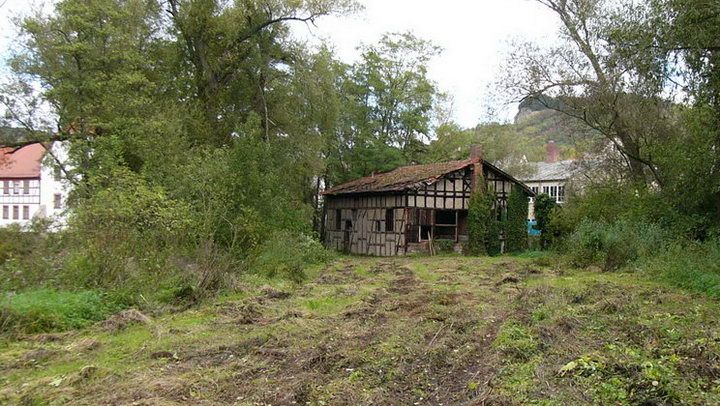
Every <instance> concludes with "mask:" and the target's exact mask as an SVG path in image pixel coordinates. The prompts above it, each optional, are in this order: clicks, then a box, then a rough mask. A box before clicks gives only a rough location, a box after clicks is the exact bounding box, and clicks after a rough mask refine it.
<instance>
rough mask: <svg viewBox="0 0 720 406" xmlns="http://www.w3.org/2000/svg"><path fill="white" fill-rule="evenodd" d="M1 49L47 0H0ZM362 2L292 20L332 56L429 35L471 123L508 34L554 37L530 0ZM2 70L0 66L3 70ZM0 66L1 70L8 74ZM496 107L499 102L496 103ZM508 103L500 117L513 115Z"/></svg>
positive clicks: (461, 119)
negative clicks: (392, 35)
mask: <svg viewBox="0 0 720 406" xmlns="http://www.w3.org/2000/svg"><path fill="white" fill-rule="evenodd" d="M3 1H5V4H4V5H2V7H0V27H2V29H1V33H0V56H2V58H3V64H4V60H5V59H6V57H7V54H8V49H9V47H10V46H11V44H12V42H13V37H14V33H15V31H14V29H13V28H12V24H11V22H10V17H11V16H15V15H18V14H26V13H28V12H31V11H32V10H33V9H37V8H38V7H44V8H45V9H47V8H48V6H47V4H49V2H48V1H44V2H43V1H32V0H31V1H24V0H0V4H2V3H3ZM360 3H362V4H363V5H364V6H365V10H364V11H362V12H360V13H359V14H358V15H356V16H350V17H347V16H343V17H338V18H336V17H324V18H322V19H320V20H318V21H317V26H318V27H317V28H314V27H313V28H311V30H312V33H309V32H308V30H309V28H306V27H305V26H298V27H295V30H296V32H298V34H299V35H301V36H306V37H310V38H311V39H312V40H314V41H325V42H330V43H332V44H334V46H335V50H336V51H337V54H338V56H339V57H340V58H341V59H343V60H345V61H347V62H352V61H354V60H355V59H356V58H357V56H358V52H357V47H358V45H360V44H362V43H373V42H375V41H377V40H378V39H379V38H380V36H381V34H382V33H384V32H402V31H408V30H409V31H412V32H413V33H415V35H417V36H419V37H421V38H423V39H428V40H431V41H433V42H434V43H435V44H436V45H439V46H441V47H442V48H443V49H444V52H443V53H442V54H441V55H440V56H439V57H438V58H436V59H435V60H434V61H433V62H432V64H431V67H430V72H429V74H430V76H431V78H432V79H433V80H434V81H435V82H437V83H438V85H439V87H440V89H441V90H443V91H445V92H447V93H449V94H450V95H451V96H452V97H453V99H454V103H453V106H454V107H453V116H454V119H455V120H456V121H457V122H458V123H460V124H461V125H463V126H474V125H475V124H477V123H478V122H479V121H480V119H481V118H483V117H485V112H486V110H487V107H488V106H489V102H488V98H487V90H488V88H489V87H490V86H492V85H493V84H494V82H495V81H496V79H497V78H498V75H499V74H500V64H501V62H502V60H501V59H502V58H503V56H504V51H505V50H507V47H508V45H509V42H510V41H511V40H513V39H530V40H533V41H537V42H541V43H542V42H548V41H552V39H553V38H555V37H556V35H557V27H558V23H557V21H556V19H555V18H554V17H553V15H552V14H550V12H549V11H547V10H545V9H544V8H543V7H542V6H540V5H538V4H537V3H536V2H534V1H533V0H442V1H440V0H360ZM4 72H5V73H4ZM6 72H7V71H6V70H5V69H0V75H3V74H6ZM494 107H497V106H494ZM513 110H514V106H511V107H509V108H507V109H506V111H505V112H503V113H502V115H501V118H510V117H512V116H513V115H514V113H515V112H514V111H513Z"/></svg>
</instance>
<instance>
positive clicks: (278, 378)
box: [0, 256, 720, 405]
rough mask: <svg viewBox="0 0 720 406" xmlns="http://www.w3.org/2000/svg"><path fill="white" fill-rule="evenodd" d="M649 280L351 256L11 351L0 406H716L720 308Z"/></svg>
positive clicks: (496, 262) (12, 346)
mask: <svg viewBox="0 0 720 406" xmlns="http://www.w3.org/2000/svg"><path fill="white" fill-rule="evenodd" d="M648 279H649V278H647V277H646V276H643V275H636V274H633V273H601V272H598V271H593V270H570V269H564V268H562V267H560V266H558V265H556V264H553V263H552V261H549V260H548V259H547V258H539V259H538V258H530V257H528V258H510V257H501V258H492V259H490V258H488V259H477V258H476V259H472V258H463V257H454V256H453V257H433V258H427V257H416V258H397V259H374V258H343V259H340V260H338V261H336V262H333V263H332V264H330V265H327V266H325V267H323V268H322V269H318V270H314V271H312V272H311V277H310V279H309V281H307V282H305V283H303V284H300V285H291V284H289V283H288V282H283V281H266V280H262V279H259V278H248V280H247V281H246V282H244V285H243V286H242V287H241V292H240V293H237V294H233V295H230V296H225V297H223V298H221V299H219V300H217V301H216V302H215V303H212V304H211V305H205V306H202V307H199V308H196V309H191V310H188V311H185V312H182V313H177V314H173V315H166V316H159V317H154V318H150V319H148V320H145V319H142V318H140V317H139V316H138V315H135V314H133V315H132V317H135V318H140V320H139V321H138V320H134V319H133V320H130V321H131V322H128V323H124V320H122V319H121V320H114V321H113V320H111V321H109V322H105V323H100V324H98V325H97V326H95V327H93V328H90V329H86V330H83V331H75V332H69V333H62V334H44V335H37V336H28V337H23V338H21V339H4V340H3V341H2V342H0V386H1V388H0V403H3V404H87V405H96V404H110V405H115V404H117V405H126V404H130V405H171V404H193V405H293V404H310V405H491V404H495V405H503V404H509V405H510V404H547V405H551V404H558V405H561V404H589V403H590V404H592V403H594V404H648V405H651V404H658V405H661V404H720V327H719V324H718V316H717V315H718V314H719V313H718V310H719V309H720V306H719V305H718V303H717V302H715V301H711V300H709V299H706V298H704V297H699V296H692V295H690V294H687V293H684V292H682V291H678V290H674V289H671V288H667V287H664V286H661V285H657V284H655V283H654V282H652V281H650V280H648ZM128 317H129V316H128ZM118 326H119V327H118Z"/></svg>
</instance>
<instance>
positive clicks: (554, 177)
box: [522, 141, 578, 221]
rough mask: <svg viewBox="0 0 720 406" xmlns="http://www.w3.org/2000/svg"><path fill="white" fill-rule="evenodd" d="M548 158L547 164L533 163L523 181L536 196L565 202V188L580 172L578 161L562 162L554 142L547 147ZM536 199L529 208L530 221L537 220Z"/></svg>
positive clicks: (531, 201) (531, 199)
mask: <svg viewBox="0 0 720 406" xmlns="http://www.w3.org/2000/svg"><path fill="white" fill-rule="evenodd" d="M546 150H547V157H546V159H545V162H532V163H529V164H528V165H530V166H531V172H530V174H529V175H527V176H524V177H523V179H522V181H523V182H524V183H525V184H526V185H527V186H528V187H529V188H530V190H532V191H533V193H535V194H536V195H540V194H546V195H548V196H550V197H551V198H553V199H554V200H555V202H556V203H558V204H563V203H564V202H565V187H566V186H567V183H568V182H569V181H570V179H571V178H572V177H573V176H574V174H575V173H576V172H577V170H578V165H577V162H576V161H573V160H564V161H560V160H559V157H560V152H559V150H558V148H557V146H556V145H555V143H554V142H552V141H550V142H549V143H548V144H547V146H546ZM534 203H535V202H534V199H533V198H530V206H529V208H528V220H531V221H532V220H535V205H534Z"/></svg>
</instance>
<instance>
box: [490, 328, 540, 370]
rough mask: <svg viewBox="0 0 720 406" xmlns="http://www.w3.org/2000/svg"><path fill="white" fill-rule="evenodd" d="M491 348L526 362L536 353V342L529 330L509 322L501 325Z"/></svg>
mask: <svg viewBox="0 0 720 406" xmlns="http://www.w3.org/2000/svg"><path fill="white" fill-rule="evenodd" d="M493 347H495V348H497V349H498V350H500V351H501V352H502V353H503V354H505V355H508V356H510V357H513V358H515V359H519V360H527V359H529V358H530V357H532V356H533V355H534V354H535V353H536V352H537V351H538V341H537V339H536V338H535V336H534V335H533V333H532V332H531V331H530V329H528V328H527V327H525V326H524V325H522V324H520V323H517V322H516V321H512V320H511V321H508V322H506V323H505V324H503V325H502V327H501V328H500V331H499V332H498V334H497V337H496V338H495V341H494V342H493Z"/></svg>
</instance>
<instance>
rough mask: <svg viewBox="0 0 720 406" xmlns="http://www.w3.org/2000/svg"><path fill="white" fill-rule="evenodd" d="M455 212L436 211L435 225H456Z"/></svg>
mask: <svg viewBox="0 0 720 406" xmlns="http://www.w3.org/2000/svg"><path fill="white" fill-rule="evenodd" d="M455 220H456V218H455V211H454V210H436V211H435V224H441V225H452V226H454V225H455Z"/></svg>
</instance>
